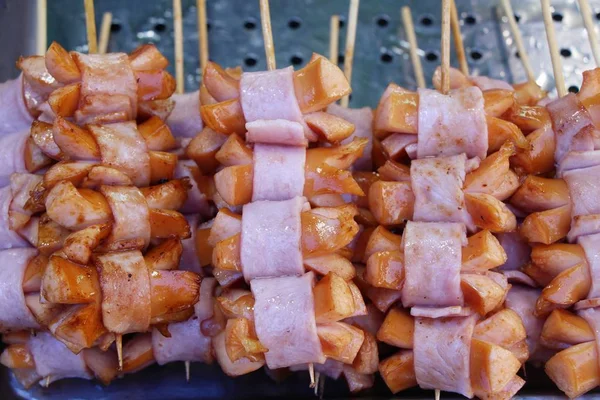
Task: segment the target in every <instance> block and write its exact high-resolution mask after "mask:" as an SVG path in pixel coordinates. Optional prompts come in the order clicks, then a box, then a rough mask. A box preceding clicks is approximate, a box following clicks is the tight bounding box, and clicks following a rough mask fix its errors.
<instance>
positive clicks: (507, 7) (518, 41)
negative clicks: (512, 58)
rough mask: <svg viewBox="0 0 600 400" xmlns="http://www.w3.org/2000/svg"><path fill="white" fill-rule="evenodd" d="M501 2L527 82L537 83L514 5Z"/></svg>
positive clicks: (505, 0) (508, 0)
mask: <svg viewBox="0 0 600 400" xmlns="http://www.w3.org/2000/svg"><path fill="white" fill-rule="evenodd" d="M501 2H502V8H504V13H505V14H506V18H508V25H509V27H510V32H511V34H512V37H513V40H514V41H515V46H517V51H518V52H519V58H520V59H521V62H522V63H523V68H524V69H525V73H526V74H527V80H529V81H531V82H533V81H535V74H534V73H533V68H531V62H530V61H529V56H528V55H527V50H526V49H525V44H524V43H523V36H521V30H520V29H519V27H518V26H517V20H516V19H515V13H514V12H513V8H512V5H511V4H510V0H501Z"/></svg>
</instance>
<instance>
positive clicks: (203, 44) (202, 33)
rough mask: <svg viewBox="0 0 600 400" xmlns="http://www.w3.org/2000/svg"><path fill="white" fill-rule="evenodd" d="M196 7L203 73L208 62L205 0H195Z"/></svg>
mask: <svg viewBox="0 0 600 400" xmlns="http://www.w3.org/2000/svg"><path fill="white" fill-rule="evenodd" d="M196 8H197V9H198V45H199V47H198V54H200V68H201V70H202V73H204V68H206V64H208V32H207V25H206V0H197V1H196Z"/></svg>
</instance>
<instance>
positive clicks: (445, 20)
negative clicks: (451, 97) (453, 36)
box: [441, 0, 452, 94]
mask: <svg viewBox="0 0 600 400" xmlns="http://www.w3.org/2000/svg"><path fill="white" fill-rule="evenodd" d="M451 2H452V0H442V50H441V53H442V65H441V67H442V94H448V93H449V92H450V14H451V12H450V8H451Z"/></svg>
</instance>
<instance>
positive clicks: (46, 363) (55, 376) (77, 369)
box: [28, 332, 92, 384]
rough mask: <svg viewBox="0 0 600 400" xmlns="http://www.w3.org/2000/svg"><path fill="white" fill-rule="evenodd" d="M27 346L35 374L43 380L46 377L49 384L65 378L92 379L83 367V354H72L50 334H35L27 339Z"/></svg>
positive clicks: (84, 366)
mask: <svg viewBox="0 0 600 400" xmlns="http://www.w3.org/2000/svg"><path fill="white" fill-rule="evenodd" d="M28 345H29V349H30V350H31V354H32V356H33V360H34V361H35V369H36V371H37V373H38V374H39V375H40V376H42V377H44V378H46V377H48V378H49V382H50V383H51V382H54V381H57V380H59V379H65V378H83V379H92V375H91V374H90V371H89V370H88V368H87V367H86V365H85V359H84V356H83V352H81V353H79V354H77V355H76V354H73V353H72V352H71V350H69V349H68V348H67V346H65V345H64V343H62V342H60V341H59V340H58V339H56V338H54V336H52V335H51V334H50V333H48V332H36V333H35V334H33V335H32V336H31V339H29V343H28ZM44 384H45V382H44Z"/></svg>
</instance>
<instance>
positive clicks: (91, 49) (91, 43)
mask: <svg viewBox="0 0 600 400" xmlns="http://www.w3.org/2000/svg"><path fill="white" fill-rule="evenodd" d="M83 5H84V7H85V27H86V31H87V41H88V53H89V54H94V53H97V52H98V39H97V36H96V35H97V34H96V15H95V13H94V0H83Z"/></svg>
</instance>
